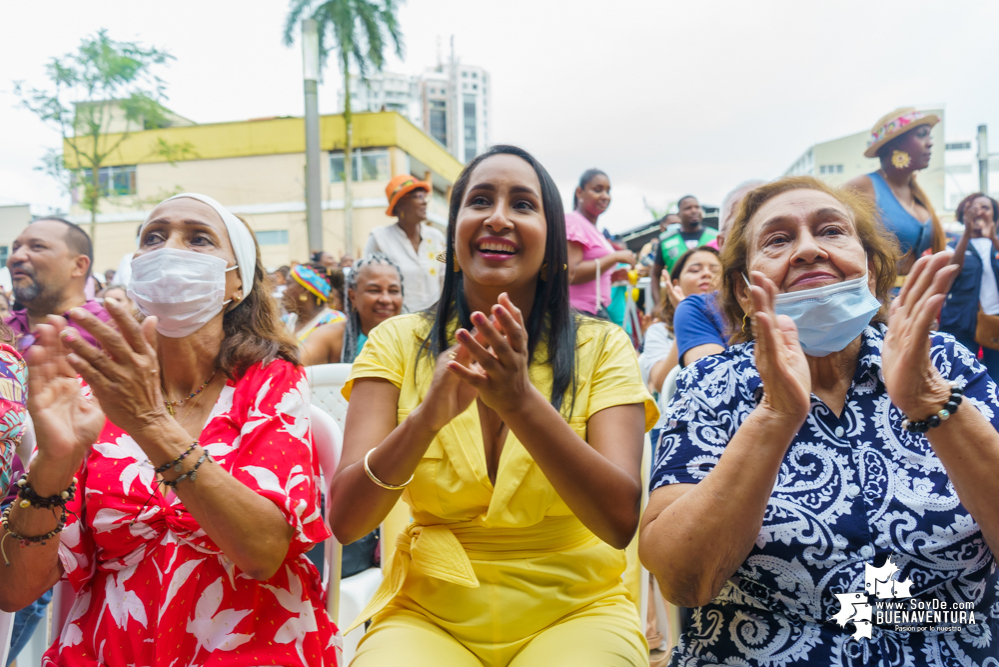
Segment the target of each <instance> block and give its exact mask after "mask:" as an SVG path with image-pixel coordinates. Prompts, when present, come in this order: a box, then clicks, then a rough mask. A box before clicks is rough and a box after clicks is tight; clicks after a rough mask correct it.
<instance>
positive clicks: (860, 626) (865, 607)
mask: <svg viewBox="0 0 999 667" xmlns="http://www.w3.org/2000/svg"><path fill="white" fill-rule="evenodd" d="M898 572H899V570H898V566H896V565H895V563H894V562H893V561H892V560H891V558H888V559H887V560H885V564H884V565H882V566H881V567H874V566H873V565H871V564H870V563H865V564H864V592H862V593H837V594H836V598H837V599H838V600H839V609H840V610H839V613H838V614H836V615H835V616H833V620H834V621H836V622H837V623H838V624H839V626H840V627H842V628H846V625H847V623H853V626H854V628H855V630H854V633H853V638H854V639H860V638H861V637H866V638H867V639H870V638H871V630H872V628H873V626H874V625H877V626H879V627H890V628H892V629H894V630H895V631H896V632H926V631H935V632H953V631H957V630H960V629H962V628H963V627H964V626H965V625H971V624H973V623H975V612H974V610H973V609H972V607H973V603H971V602H951V603H948V602H946V601H945V600H935V599H934V600H916V599H913V598H912V595H911V593H910V592H909V589H910V587H911V586H912V581H911V580H909V579H905V580H899V579H898Z"/></svg>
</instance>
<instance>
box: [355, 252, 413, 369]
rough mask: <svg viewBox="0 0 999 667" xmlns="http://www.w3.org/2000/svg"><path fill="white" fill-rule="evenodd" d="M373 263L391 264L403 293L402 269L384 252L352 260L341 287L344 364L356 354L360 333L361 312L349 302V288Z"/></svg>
mask: <svg viewBox="0 0 999 667" xmlns="http://www.w3.org/2000/svg"><path fill="white" fill-rule="evenodd" d="M375 265H382V266H391V267H392V268H393V269H395V272H396V273H398V274H399V290H400V291H401V292H402V293H403V294H405V287H404V285H403V280H402V271H400V270H399V266H398V265H397V264H396V263H395V262H393V261H392V260H391V259H390V258H389V256H388V255H386V254H385V253H381V252H376V253H372V254H371V256H370V257H365V258H364V259H361V260H358V261H356V262H354V266H352V267H351V268H350V273H348V274H347V284H346V285H344V288H343V310H344V315H346V316H347V324H346V325H345V327H344V330H343V345H342V346H341V348H340V362H341V363H344V364H352V363H354V357H356V356H357V337H358V336H360V335H361V314H360V313H359V312H357V308H355V307H354V304H353V303H351V302H350V292H349V290H352V289H357V276H359V275H360V273H361V271H362V270H363V269H364V268H365V267H367V266H375Z"/></svg>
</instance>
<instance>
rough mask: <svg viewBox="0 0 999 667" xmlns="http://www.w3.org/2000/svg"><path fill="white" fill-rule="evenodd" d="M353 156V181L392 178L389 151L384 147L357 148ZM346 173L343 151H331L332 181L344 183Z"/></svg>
mask: <svg viewBox="0 0 999 667" xmlns="http://www.w3.org/2000/svg"><path fill="white" fill-rule="evenodd" d="M351 158H352V159H351V162H353V163H354V169H353V171H352V172H351V179H352V180H353V181H355V182H357V181H387V180H388V179H389V178H390V174H389V172H390V171H391V170H390V167H389V153H388V151H387V150H385V149H384V148H360V149H355V150H354V151H353V152H352V153H351ZM345 175H346V174H345V171H344V167H343V151H335V152H332V153H330V183H342V182H343V180H344V176H345Z"/></svg>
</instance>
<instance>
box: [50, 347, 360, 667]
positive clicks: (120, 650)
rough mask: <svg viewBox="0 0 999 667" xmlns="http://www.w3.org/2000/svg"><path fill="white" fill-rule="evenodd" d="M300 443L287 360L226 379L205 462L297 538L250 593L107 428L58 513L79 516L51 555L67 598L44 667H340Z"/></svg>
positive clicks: (311, 463) (307, 444)
mask: <svg viewBox="0 0 999 667" xmlns="http://www.w3.org/2000/svg"><path fill="white" fill-rule="evenodd" d="M311 438H312V436H311V431H310V429H309V385H308V382H307V380H306V378H305V374H304V372H303V371H302V369H301V368H299V367H296V366H294V365H293V364H290V363H287V362H284V361H274V362H272V363H270V364H269V365H267V366H263V365H261V364H257V365H255V366H253V367H251V368H250V370H249V371H247V373H246V374H245V375H244V376H243V377H242V378H241V379H240V380H239V381H238V382H232V381H229V382H228V383H227V385H226V387H225V388H224V389H223V390H222V393H221V395H220V396H219V399H218V401H217V402H216V404H215V407H214V409H213V410H212V413H211V415H210V417H209V420H208V423H207V425H206V426H205V429H204V431H203V432H202V434H201V440H200V441H201V443H202V444H203V446H204V447H205V449H206V450H208V451H209V452H210V453H211V455H212V458H213V459H214V460H215V462H216V463H215V464H216V465H219V466H221V467H222V468H224V469H225V470H227V471H228V472H229V473H230V474H232V475H233V476H234V477H235V478H236V479H238V480H239V481H241V482H242V483H243V484H245V485H247V486H248V487H250V488H251V489H253V490H254V491H256V492H257V493H259V494H260V495H262V496H264V497H265V498H267V499H269V500H271V501H272V502H273V503H274V504H275V505H276V506H277V507H278V508H279V509H280V510H281V512H282V513H283V514H284V516H285V518H286V519H287V521H288V523H289V524H290V525H292V526H293V527H294V529H295V534H294V537H293V538H292V543H291V547H290V548H289V550H288V555H287V557H286V559H285V562H284V564H283V565H282V566H281V568H280V569H279V570H278V572H277V574H276V575H275V576H274V577H272V578H271V579H269V580H268V581H265V582H258V581H255V580H254V579H252V578H250V577H249V576H248V575H246V574H244V573H242V572H240V570H239V569H238V568H236V567H235V565H234V564H233V563H232V561H230V560H229V559H228V558H227V557H226V556H225V555H224V554H223V553H222V552H221V550H220V549H219V548H218V546H216V545H215V544H214V542H212V540H211V539H210V538H209V537H208V536H207V535H206V534H205V533H204V531H203V530H201V528H200V527H199V526H198V523H197V522H196V521H195V519H194V518H193V517H192V516H191V515H190V514H189V513H188V512H187V510H186V509H185V508H184V505H183V503H181V501H180V499H179V498H178V497H177V496H175V495H174V494H173V493H172V492H170V493H166V491H167V490H166V489H165V488H163V489H162V490H163V493H161V492H160V491H159V490H157V491H156V492H155V493H154V489H153V482H154V478H155V475H154V472H153V465H152V464H151V463H149V462H148V460H147V459H146V456H145V454H144V453H143V452H142V450H141V449H140V448H139V446H138V444H136V442H135V441H134V440H133V439H132V438H131V437H130V436H129V435H128V434H126V433H124V432H123V431H122V430H121V429H119V428H118V427H116V426H115V425H114V424H112V423H111V422H107V423H106V424H105V427H104V431H103V432H102V433H101V436H100V437H99V438H98V440H97V443H96V444H95V445H94V447H93V450H92V452H91V455H90V456H89V457H88V459H87V462H86V465H85V469H84V470H83V471H82V473H81V475H80V476H79V479H80V489H81V492H80V493H78V494H77V498H76V500H75V501H74V502H73V503H71V506H70V507H69V509H71V510H72V511H73V512H74V513H75V514H76V515H77V516H78V517H80V518H79V520H76V519H74V518H70V523H69V524H68V526H67V528H66V530H65V531H64V532H63V533H62V539H61V543H60V547H59V556H60V559H61V560H62V564H63V567H64V569H65V576H66V578H67V579H68V580H69V582H70V583H71V584H72V585H73V588H74V589H75V590H76V591H77V596H78V597H77V600H76V602H75V604H74V605H73V607H72V610H71V611H70V614H69V618H68V619H67V622H66V625H65V626H64V628H63V631H62V634H61V636H60V637H59V639H58V640H57V641H56V643H55V644H54V645H53V646H52V648H50V649H49V651H48V652H47V653H46V654H45V657H44V659H43V661H42V664H43V665H66V666H74V667H75V666H78V665H80V666H82V665H86V666H96V665H108V666H109V667H118V666H124V665H162V666H164V667H167V666H171V667H181V666H186V665H205V666H213V665H225V666H227V667H228V666H230V665H232V666H237V665H239V666H241V665H246V666H251V665H252V666H258V665H288V666H293V667H300V666H301V667H304V666H305V665H308V666H309V667H316V666H325V665H329V666H332V665H337V660H338V657H339V653H340V646H341V642H340V637H339V632H338V630H337V629H336V626H335V625H334V624H333V623H332V622H331V621H330V619H329V617H328V616H327V614H326V611H325V608H324V604H323V591H322V582H321V579H320V577H319V574H318V572H317V571H316V569H315V567H314V566H313V565H312V564H311V563H310V562H309V560H308V559H307V558H306V556H305V552H306V551H307V550H308V549H310V548H311V547H312V545H313V544H315V543H317V542H320V541H322V540H324V539H326V538H327V537H328V536H329V531H328V529H327V528H326V526H325V524H324V523H323V520H322V517H321V515H320V512H319V507H320V500H319V464H318V459H317V457H315V456H313V452H312V440H311ZM160 488H162V487H160ZM150 494H153V496H152V499H150ZM147 501H148V504H147ZM144 505H145V508H144V509H143V506H144ZM133 520H134V523H133Z"/></svg>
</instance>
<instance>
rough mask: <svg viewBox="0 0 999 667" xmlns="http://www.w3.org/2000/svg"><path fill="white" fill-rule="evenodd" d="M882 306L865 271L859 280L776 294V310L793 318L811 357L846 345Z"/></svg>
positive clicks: (820, 355)
mask: <svg viewBox="0 0 999 667" xmlns="http://www.w3.org/2000/svg"><path fill="white" fill-rule="evenodd" d="M746 282H749V281H748V280H747V281H746ZM880 307H881V302H880V301H878V300H877V299H876V298H875V297H874V295H873V294H871V288H870V287H869V286H868V284H867V275H866V274H865V275H864V276H863V277H862V278H857V279H856V280H846V281H843V282H841V283H834V284H832V285H826V286H824V287H816V288H814V289H806V290H801V291H800V292H786V293H784V294H778V295H777V296H776V297H775V298H774V312H776V313H777V314H778V315H787V316H788V317H790V318H791V319H792V320H794V324H795V326H797V327H798V340H799V342H800V343H801V349H802V350H804V351H805V354H807V355H808V356H810V357H824V356H826V355H829V354H831V353H833V352H840V351H842V350H843V349H845V348H846V346H847V345H849V344H850V343H851V342H853V341H854V340H855V339H856V338H857V336H859V335H860V334H861V333H863V331H864V329H865V328H867V325H868V324H870V323H871V318H872V317H874V315H875V314H876V313H877V312H878V309H879V308H880Z"/></svg>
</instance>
